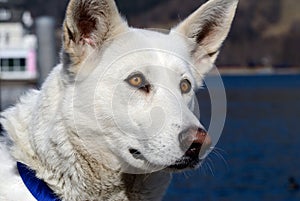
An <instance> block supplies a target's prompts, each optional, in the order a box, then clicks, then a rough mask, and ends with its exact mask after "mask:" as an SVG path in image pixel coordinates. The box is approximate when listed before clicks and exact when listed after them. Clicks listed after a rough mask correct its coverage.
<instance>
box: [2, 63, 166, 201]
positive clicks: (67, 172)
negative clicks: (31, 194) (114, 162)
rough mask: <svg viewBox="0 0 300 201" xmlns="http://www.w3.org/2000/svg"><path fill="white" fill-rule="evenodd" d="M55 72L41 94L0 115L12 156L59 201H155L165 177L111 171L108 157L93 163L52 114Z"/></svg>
mask: <svg viewBox="0 0 300 201" xmlns="http://www.w3.org/2000/svg"><path fill="white" fill-rule="evenodd" d="M57 73H60V67H57V68H56V69H54V71H53V72H52V74H51V75H50V76H49V78H48V79H47V81H46V82H45V83H44V85H43V88H42V90H41V91H39V92H38V91H34V92H31V93H29V94H28V95H27V97H26V96H25V97H23V98H22V99H21V102H20V103H19V104H18V105H16V107H14V108H12V109H10V110H8V111H7V112H5V113H4V114H3V116H4V117H5V120H4V122H3V123H4V127H5V130H6V131H7V133H8V138H9V139H10V140H11V142H10V144H11V145H10V146H11V147H10V150H11V154H12V155H13V157H14V158H15V159H16V160H17V161H20V162H22V163H24V164H26V165H27V166H28V167H29V168H31V169H33V170H35V172H36V176H37V177H38V178H40V179H43V180H44V181H45V182H46V183H47V184H48V186H49V187H50V188H51V189H52V190H53V191H54V192H55V193H56V194H57V195H58V196H60V197H61V198H62V200H63V201H82V200H91V201H97V200H111V201H115V200H122V201H123V200H125V201H126V200H128V201H138V200H160V198H161V197H162V195H163V193H164V191H165V189H166V188H167V186H168V183H169V181H170V174H169V173H166V172H163V171H160V172H156V173H152V174H144V175H133V174H125V173H122V172H120V171H117V170H112V169H111V168H109V167H107V166H105V164H109V163H108V162H107V159H110V158H113V155H111V156H108V155H106V156H100V157H99V158H97V159H95V158H94V157H92V155H91V154H90V153H89V152H88V151H87V150H86V149H85V148H84V147H85V146H84V145H83V144H82V142H81V140H80V138H79V137H78V136H77V135H76V132H74V131H72V130H71V129H68V126H66V125H64V122H65V119H63V118H65V117H62V115H58V112H63V111H61V110H60V105H59V103H60V102H62V100H61V99H62V97H53V95H57V94H59V93H58V92H57V91H58V90H62V87H63V86H62V85H63V84H62V83H61V81H60V80H59V76H57V75H56V76H53V75H54V74H57ZM49 103H51V105H50V104H49ZM13 122H14V126H10V125H11V124H12V123H13ZM101 151H103V152H104V154H105V150H101ZM101 157H102V158H101ZM102 159H103V160H102Z"/></svg>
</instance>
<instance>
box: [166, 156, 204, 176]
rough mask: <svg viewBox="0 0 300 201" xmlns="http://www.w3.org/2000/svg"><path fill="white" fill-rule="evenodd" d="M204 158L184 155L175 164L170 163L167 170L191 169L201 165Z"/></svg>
mask: <svg viewBox="0 0 300 201" xmlns="http://www.w3.org/2000/svg"><path fill="white" fill-rule="evenodd" d="M201 162H202V160H201V159H199V158H198V157H197V158H193V157H189V156H183V157H182V158H181V159H179V160H177V161H176V162H175V163H174V164H172V165H169V166H168V167H167V168H166V170H167V171H171V172H180V171H184V170H189V169H196V168H198V167H199V166H200V164H201Z"/></svg>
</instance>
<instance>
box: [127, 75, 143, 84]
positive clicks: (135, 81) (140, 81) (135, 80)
mask: <svg viewBox="0 0 300 201" xmlns="http://www.w3.org/2000/svg"><path fill="white" fill-rule="evenodd" d="M128 83H129V84H130V85H132V86H134V87H140V86H141V85H142V84H143V78H142V77H141V76H139V75H136V76H133V77H132V78H130V79H129V80H128Z"/></svg>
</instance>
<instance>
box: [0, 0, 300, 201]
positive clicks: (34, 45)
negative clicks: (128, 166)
mask: <svg viewBox="0 0 300 201" xmlns="http://www.w3.org/2000/svg"><path fill="white" fill-rule="evenodd" d="M204 2H205V0H197V1H196V0H185V1H182V0H143V1H142V0H130V1H128V0H127V1H126V0H117V5H118V7H119V10H120V12H121V14H122V15H123V16H125V17H126V18H127V20H128V23H129V25H131V26H135V27H140V28H171V27H173V26H174V25H176V24H177V23H178V22H179V21H181V20H183V19H184V18H185V17H187V16H188V15H189V14H190V13H192V12H193V11H194V10H195V9H197V8H198V7H199V6H200V5H201V4H202V3H204ZM67 3H68V0H51V1H44V0H0V59H1V66H0V69H1V71H0V84H1V91H0V92H1V93H0V98H1V99H0V100H1V102H0V103H1V110H3V109H5V108H7V107H9V106H10V105H13V104H14V103H15V102H16V100H17V97H18V96H19V95H20V94H22V93H24V91H26V90H27V89H29V88H38V87H39V86H40V84H41V83H42V82H43V80H44V79H45V77H46V76H47V75H48V73H49V71H50V70H51V69H52V67H53V66H54V65H55V64H57V63H59V51H60V48H61V26H62V22H63V18H64V13H65V9H66V6H67ZM299 45H300V1H299V0H265V1H260V0H251V1H250V0H248V1H247V0H240V4H239V6H238V10H237V15H236V18H235V20H234V23H233V26H232V30H231V32H230V34H229V37H228V39H227V40H226V42H225V44H224V46H223V49H222V52H221V54H220V56H219V58H218V60H217V66H218V68H219V70H220V72H221V74H222V77H223V81H224V84H225V88H226V91H227V100H228V113H227V120H226V124H225V128H224V132H223V135H222V137H221V139H220V141H219V143H218V148H216V149H215V151H214V152H213V153H211V154H210V157H209V158H208V160H207V161H206V163H205V164H204V165H203V167H202V168H201V169H199V170H198V171H194V172H188V173H185V174H178V175H175V176H174V179H173V182H172V184H171V186H170V188H169V190H168V192H167V194H166V196H165V198H164V200H165V201H167V200H180V201H194V200H195V201H198V200H216V201H220V200H224V201H225V200H226V201H227V200H228V201H231V200H233V201H235V200H243V201H247V200H249V201H250V200H251V201H253V200H266V201H267V200H270V201H271V200H272V201H277V200H278V201H285V200H286V201H294V200H295V201H296V200H300V192H299V182H300V158H299V154H300V151H299V150H300V149H299V147H300V128H299V119H300V104H299V102H300V55H299V52H300V51H299ZM207 79H210V77H208V78H207ZM198 96H199V103H200V109H201V118H202V119H201V120H202V121H203V122H204V124H205V125H206V126H207V127H208V126H209V124H210V122H209V120H210V110H211V108H210V99H209V94H208V92H207V91H205V90H201V91H200V92H199V93H198Z"/></svg>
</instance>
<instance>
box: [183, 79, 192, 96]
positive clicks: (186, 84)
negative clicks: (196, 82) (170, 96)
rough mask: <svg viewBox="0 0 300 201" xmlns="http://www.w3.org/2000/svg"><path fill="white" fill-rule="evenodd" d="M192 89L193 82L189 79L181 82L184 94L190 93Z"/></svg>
mask: <svg viewBox="0 0 300 201" xmlns="http://www.w3.org/2000/svg"><path fill="white" fill-rule="evenodd" d="M191 89H192V85H191V82H190V81H189V80H187V79H185V80H182V81H181V82H180V90H181V92H182V93H183V94H186V93H189V92H190V91H191Z"/></svg>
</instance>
